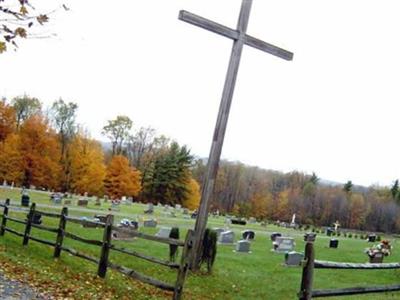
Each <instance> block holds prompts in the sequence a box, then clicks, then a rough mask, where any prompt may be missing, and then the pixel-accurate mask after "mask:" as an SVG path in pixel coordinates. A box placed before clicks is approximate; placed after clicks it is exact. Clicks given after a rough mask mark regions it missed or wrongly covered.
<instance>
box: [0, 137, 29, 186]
mask: <svg viewBox="0 0 400 300" xmlns="http://www.w3.org/2000/svg"><path fill="white" fill-rule="evenodd" d="M20 145H21V140H20V138H19V136H18V135H17V134H15V133H12V134H10V135H8V136H7V138H6V139H5V141H4V142H3V143H0V181H1V182H3V181H4V180H6V181H7V182H8V183H12V182H14V183H15V184H16V185H21V184H22V180H23V174H24V173H23V166H24V164H23V157H22V155H21V152H20Z"/></svg>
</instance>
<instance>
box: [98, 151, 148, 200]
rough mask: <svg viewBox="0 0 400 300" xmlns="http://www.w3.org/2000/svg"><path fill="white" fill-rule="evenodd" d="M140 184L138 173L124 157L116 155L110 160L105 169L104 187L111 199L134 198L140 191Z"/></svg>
mask: <svg viewBox="0 0 400 300" xmlns="http://www.w3.org/2000/svg"><path fill="white" fill-rule="evenodd" d="M140 182H141V174H140V171H138V170H136V169H135V168H133V167H131V166H129V161H128V159H127V158H126V157H125V156H122V155H116V156H114V157H113V158H112V159H111V162H110V164H109V165H108V167H107V172H106V178H105V180H104V187H105V190H106V193H107V194H108V195H109V196H110V197H111V198H112V199H117V198H121V197H122V196H133V197H136V196H137V195H138V194H139V192H140V191H141V185H140Z"/></svg>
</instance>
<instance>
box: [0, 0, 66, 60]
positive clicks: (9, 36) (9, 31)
mask: <svg viewBox="0 0 400 300" xmlns="http://www.w3.org/2000/svg"><path fill="white" fill-rule="evenodd" d="M38 3H40V1H36V4H38ZM35 7H36V6H35V5H34V4H32V1H29V0H18V1H12V0H1V1H0V34H1V35H0V36H1V38H0V54H1V53H3V52H5V51H7V48H8V47H11V48H13V49H16V48H18V45H17V41H18V40H19V39H26V38H34V37H45V36H44V35H42V34H41V33H39V32H37V31H36V28H38V27H41V26H42V25H44V24H45V23H47V22H48V21H49V16H50V15H52V14H54V13H55V12H57V11H58V10H59V9H61V8H62V9H64V10H68V8H67V7H66V6H65V5H62V6H61V7H60V8H54V7H53V8H51V10H50V9H49V10H48V11H43V10H39V11H37V10H36V9H35Z"/></svg>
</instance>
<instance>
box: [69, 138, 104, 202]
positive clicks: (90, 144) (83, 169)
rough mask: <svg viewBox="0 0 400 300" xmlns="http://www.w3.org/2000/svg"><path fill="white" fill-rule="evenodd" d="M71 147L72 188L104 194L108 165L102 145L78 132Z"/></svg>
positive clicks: (79, 192)
mask: <svg viewBox="0 0 400 300" xmlns="http://www.w3.org/2000/svg"><path fill="white" fill-rule="evenodd" d="M69 149H70V150H69V151H70V160H71V166H70V176H71V177H70V183H71V189H72V190H73V191H74V192H75V193H78V194H84V193H85V192H87V193H88V194H89V195H96V196H100V195H102V194H103V191H104V189H103V187H104V179H105V176H106V167H105V164H104V154H103V150H102V148H101V145H100V144H99V143H98V142H97V141H95V140H92V139H89V138H86V137H84V136H82V135H81V134H78V135H77V136H76V137H75V138H74V140H73V141H72V143H71V145H70V146H69Z"/></svg>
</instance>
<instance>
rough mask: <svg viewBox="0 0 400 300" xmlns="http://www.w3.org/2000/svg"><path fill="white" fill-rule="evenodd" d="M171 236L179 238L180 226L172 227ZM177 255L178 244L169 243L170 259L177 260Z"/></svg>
mask: <svg viewBox="0 0 400 300" xmlns="http://www.w3.org/2000/svg"><path fill="white" fill-rule="evenodd" d="M169 238H171V239H177V240H179V228H178V227H173V228H172V229H171V232H170V234H169ZM177 255H178V246H176V245H169V260H170V261H173V262H174V261H175V260H176V256H177Z"/></svg>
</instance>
